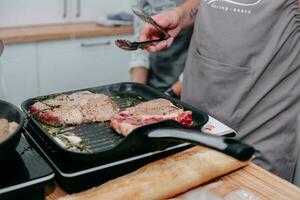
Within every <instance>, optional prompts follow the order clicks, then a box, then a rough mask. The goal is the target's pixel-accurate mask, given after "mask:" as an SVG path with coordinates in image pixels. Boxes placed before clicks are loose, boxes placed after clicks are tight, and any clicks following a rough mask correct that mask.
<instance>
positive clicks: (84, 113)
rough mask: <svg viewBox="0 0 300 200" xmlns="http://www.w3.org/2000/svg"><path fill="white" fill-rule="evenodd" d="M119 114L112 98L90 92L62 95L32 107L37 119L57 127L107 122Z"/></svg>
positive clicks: (31, 109)
mask: <svg viewBox="0 0 300 200" xmlns="http://www.w3.org/2000/svg"><path fill="white" fill-rule="evenodd" d="M117 112H118V108H117V106H116V105H115V104H114V103H113V102H112V100H111V98H110V97H108V96H106V95H104V94H96V93H92V92H89V91H80V92H75V93H72V94H69V95H67V94H62V95H59V96H57V97H55V98H52V99H47V100H43V101H38V102H36V103H34V104H33V105H32V106H31V107H30V113H31V114H33V116H34V117H35V118H37V119H38V120H40V121H42V122H44V123H46V124H48V125H51V126H56V127H59V126H64V125H79V124H83V123H90V122H105V121H108V120H109V119H110V118H111V116H112V115H114V114H116V113H117Z"/></svg>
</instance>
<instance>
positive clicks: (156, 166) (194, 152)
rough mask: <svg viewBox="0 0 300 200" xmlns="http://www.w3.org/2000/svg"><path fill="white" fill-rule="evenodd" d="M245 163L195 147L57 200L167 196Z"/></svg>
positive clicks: (132, 199)
mask: <svg viewBox="0 0 300 200" xmlns="http://www.w3.org/2000/svg"><path fill="white" fill-rule="evenodd" d="M247 164H248V162H241V161H238V160H236V159H234V158H232V157H229V156H227V155H225V154H222V153H220V152H217V151H214V150H211V149H208V148H205V147H201V146H197V147H193V148H191V149H188V150H185V151H183V152H180V153H177V154H175V155H172V156H169V157H167V158H164V159H161V160H158V161H156V162H153V163H150V164H148V165H146V166H144V167H142V168H140V169H138V170H136V171H135V172H132V173H130V174H127V175H124V176H122V177H119V178H117V179H114V180H111V181H109V182H107V183H104V184H103V185H101V186H98V187H95V188H92V189H89V190H87V191H84V192H81V193H78V194H73V195H68V196H65V197H62V198H60V200H79V199H88V200H101V199H104V200H108V199H109V200H120V199H121V200H122V199H131V200H135V199H141V200H155V199H167V198H170V197H174V196H176V195H177V194H180V193H183V192H185V191H187V190H189V189H191V188H193V187H196V186H198V185H200V184H202V183H205V182H207V181H210V180H212V179H214V178H216V177H219V176H221V175H224V174H227V173H229V172H231V171H234V170H236V169H239V168H241V167H243V166H245V165H247Z"/></svg>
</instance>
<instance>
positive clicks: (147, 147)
mask: <svg viewBox="0 0 300 200" xmlns="http://www.w3.org/2000/svg"><path fill="white" fill-rule="evenodd" d="M83 90H88V91H91V92H94V93H103V94H105V95H108V96H111V97H112V99H113V101H114V102H115V103H116V104H117V105H118V106H119V108H120V109H121V110H123V109H125V108H127V107H130V106H134V105H136V104H138V103H140V102H142V101H146V100H151V99H156V98H165V99H168V100H170V101H171V102H172V103H174V104H175V105H177V106H179V107H183V108H184V109H185V110H190V111H192V112H193V122H194V127H193V129H195V130H197V132H198V133H196V132H195V131H194V130H193V131H192V130H189V131H190V134H184V135H185V136H186V137H179V136H177V137H171V136H170V135H168V136H163V138H160V139H158V138H159V133H157V131H159V132H161V131H162V130H163V129H161V128H163V127H165V128H166V127H168V128H169V129H164V131H166V130H167V131H168V132H169V133H172V132H174V134H175V135H176V134H178V131H181V132H183V131H187V130H186V129H183V127H182V126H181V125H180V124H179V123H176V122H174V121H164V122H160V123H157V124H152V125H147V126H144V127H141V128H138V129H136V130H135V131H133V132H132V133H131V134H129V136H127V137H123V136H121V135H119V134H117V133H116V132H115V131H114V130H113V129H111V128H110V126H109V123H92V124H83V125H79V126H72V127H67V128H66V129H64V130H71V131H72V132H73V133H75V134H76V135H78V136H80V137H81V138H82V140H83V143H84V144H86V145H87V147H88V148H89V150H90V151H91V152H89V153H88V152H74V151H71V150H68V149H66V148H64V147H62V146H61V145H59V144H58V143H57V142H56V141H55V140H54V138H53V136H51V135H50V134H49V133H47V131H46V130H45V128H44V127H43V125H42V124H41V123H40V122H39V121H37V120H36V119H34V118H33V117H32V116H30V113H29V109H30V106H31V105H32V104H33V103H35V102H36V101H39V100H43V99H47V98H49V97H51V96H55V95H58V94H52V95H47V96H42V97H37V98H32V99H28V100H26V101H25V102H23V103H22V109H23V110H24V111H25V113H26V114H27V116H29V123H31V125H33V127H34V128H35V129H36V130H38V132H39V133H40V134H39V136H40V137H42V138H43V139H46V140H48V141H49V142H50V143H51V144H52V146H53V147H54V151H59V152H61V153H63V154H64V155H65V156H67V157H68V158H69V159H72V160H76V161H84V162H95V161H98V162H103V163H105V162H108V161H112V160H116V159H120V158H124V157H130V156H132V155H137V154H140V153H144V152H149V151H153V150H162V149H165V148H167V147H169V146H171V145H174V143H173V142H171V143H170V141H174V140H175V141H189V142H195V143H197V144H199V143H201V141H202V143H203V142H204V145H207V146H210V147H213V148H215V149H217V150H220V151H225V153H228V154H230V155H232V156H234V157H236V158H239V156H240V155H241V154H243V153H240V152H236V151H233V152H232V149H231V150H230V151H229V150H228V148H227V146H228V144H229V143H234V145H235V146H236V147H238V146H239V145H240V147H243V148H244V147H245V148H246V149H248V146H247V145H244V144H240V143H239V142H237V141H233V140H232V141H230V142H228V140H229V139H228V140H227V141H225V138H219V137H214V136H211V137H210V136H207V135H205V134H202V133H199V132H200V129H201V127H202V126H203V125H204V124H205V123H206V122H207V121H208V115H207V114H206V113H204V112H202V111H199V110H197V109H196V108H194V107H192V106H190V105H187V104H185V103H183V102H180V101H178V100H176V99H174V98H171V97H169V96H166V95H164V94H162V93H160V92H158V91H157V90H155V89H152V88H150V87H148V86H145V85H142V84H137V83H117V84H112V85H106V86H100V87H94V88H87V89H82V90H76V91H83ZM76 91H69V92H65V93H66V94H70V93H73V92H76ZM174 128H176V129H174ZM171 129H172V131H171ZM155 130H156V131H155ZM157 134H158V135H157ZM197 134H198V135H201V136H202V138H198V137H197V138H196V139H195V138H194V137H195V136H197ZM208 137H209V138H208ZM193 138H194V139H193ZM211 138H213V140H215V142H216V144H218V145H219V146H218V145H213V143H211V142H209V141H208V140H210V139H211ZM149 139H150V140H149ZM162 139H163V140H162ZM207 139H208V140H207ZM164 141H166V142H164ZM217 141H219V142H217ZM221 143H222V144H221ZM176 144H177V143H176ZM212 145H213V146H212ZM231 146H232V145H231ZM225 149H227V150H225ZM239 150H242V149H239ZM248 150H249V149H248Z"/></svg>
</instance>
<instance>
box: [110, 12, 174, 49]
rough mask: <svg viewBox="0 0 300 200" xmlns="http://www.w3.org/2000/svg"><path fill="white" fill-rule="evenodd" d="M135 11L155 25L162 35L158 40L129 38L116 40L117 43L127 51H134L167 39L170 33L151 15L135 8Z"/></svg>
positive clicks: (141, 17) (145, 20) (144, 19)
mask: <svg viewBox="0 0 300 200" xmlns="http://www.w3.org/2000/svg"><path fill="white" fill-rule="evenodd" d="M133 13H134V14H135V15H136V16H138V17H139V18H140V19H142V20H143V21H144V22H147V23H149V24H151V25H153V26H154V27H155V28H156V29H158V30H159V31H160V32H161V37H160V38H159V39H156V40H149V41H144V42H131V41H129V40H122V39H120V40H116V41H115V44H116V45H117V46H118V47H119V48H121V49H123V50H127V51H133V50H137V49H139V48H140V49H143V48H145V47H148V46H151V45H152V44H153V43H156V42H160V41H163V40H167V39H168V38H169V37H170V35H169V34H168V33H167V32H166V31H165V30H164V29H163V28H162V27H161V26H160V25H159V24H157V23H156V22H155V21H154V20H153V19H152V18H151V17H150V16H148V15H146V14H145V13H143V12H141V11H138V10H133Z"/></svg>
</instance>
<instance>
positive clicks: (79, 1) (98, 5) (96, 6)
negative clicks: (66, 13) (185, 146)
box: [70, 0, 130, 22]
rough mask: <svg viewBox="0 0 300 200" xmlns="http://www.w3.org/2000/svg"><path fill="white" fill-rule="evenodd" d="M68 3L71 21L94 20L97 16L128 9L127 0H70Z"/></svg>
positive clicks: (128, 3) (128, 2)
mask: <svg viewBox="0 0 300 200" xmlns="http://www.w3.org/2000/svg"><path fill="white" fill-rule="evenodd" d="M70 5H71V7H70V17H71V21H72V22H78V21H95V20H96V19H97V17H99V16H106V15H108V14H112V13H117V12H121V11H130V1H129V0H121V1H120V0H109V1H105V0H71V3H70Z"/></svg>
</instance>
